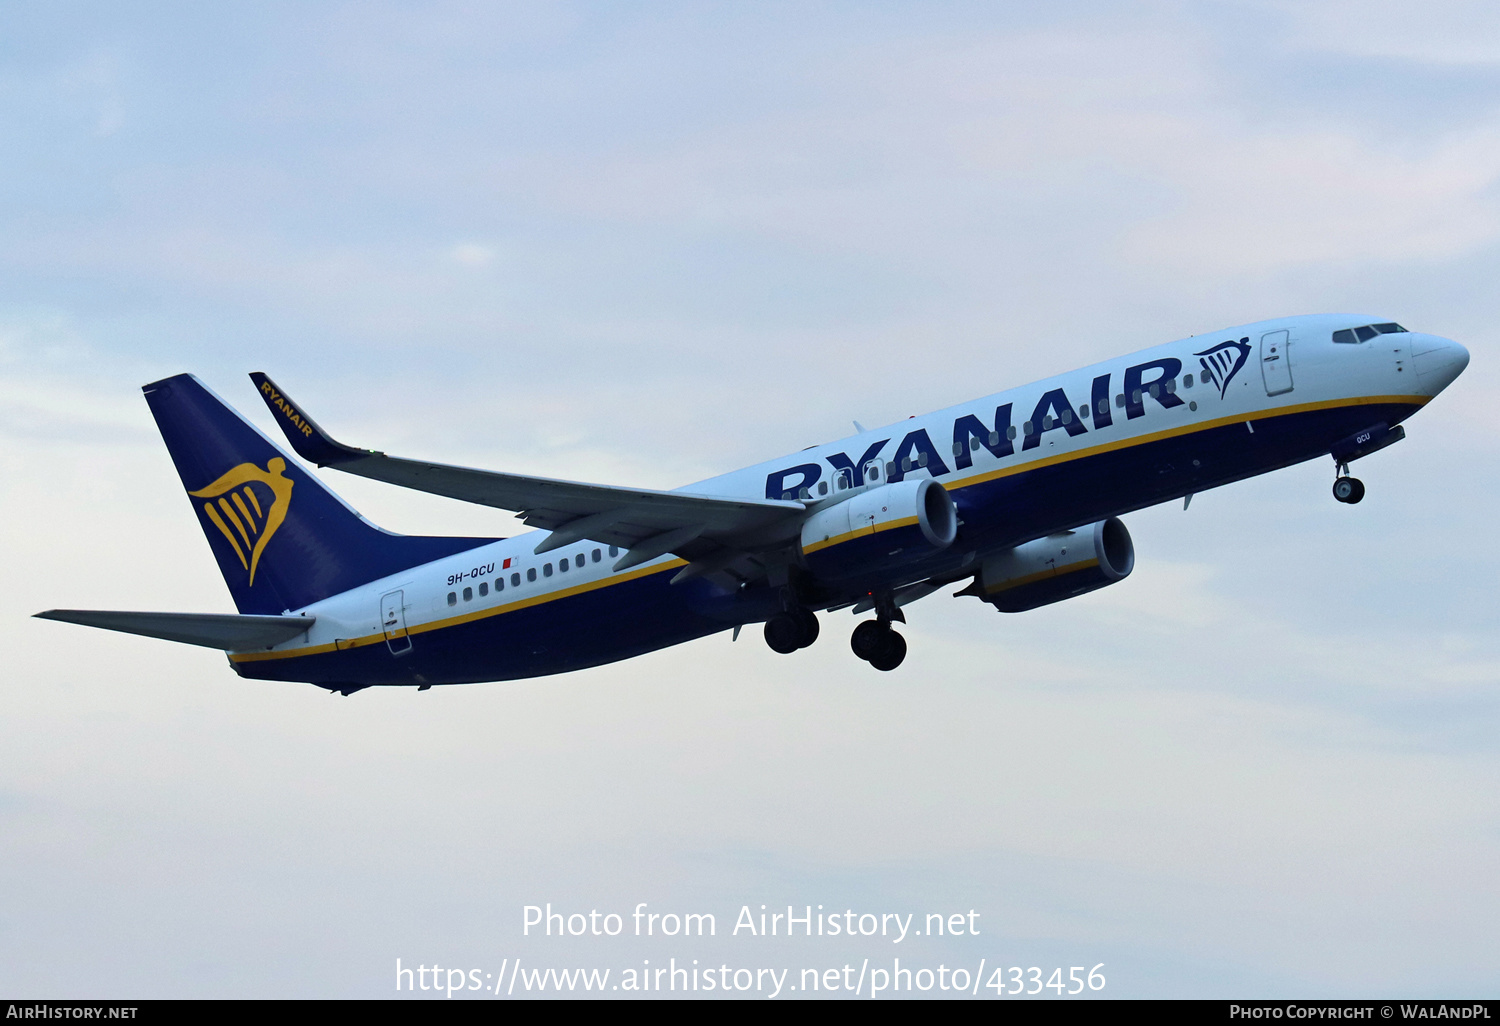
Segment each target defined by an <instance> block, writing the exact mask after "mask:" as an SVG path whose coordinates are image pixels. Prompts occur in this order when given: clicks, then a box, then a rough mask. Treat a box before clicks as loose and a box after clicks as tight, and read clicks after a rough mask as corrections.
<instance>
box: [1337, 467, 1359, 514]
mask: <svg viewBox="0 0 1500 1026" xmlns="http://www.w3.org/2000/svg"><path fill="white" fill-rule="evenodd" d="M1333 497H1334V498H1335V499H1337V500H1339V501H1340V502H1347V503H1348V504H1349V505H1351V506H1352V505H1354V504H1355V503H1356V502H1358V501H1359V500H1360V499H1363V498H1364V497H1365V483H1364V482H1363V481H1361V480H1360V479H1359V478H1357V477H1350V476H1349V464H1347V463H1340V464H1339V469H1338V471H1337V476H1336V477H1335V478H1334V479H1333Z"/></svg>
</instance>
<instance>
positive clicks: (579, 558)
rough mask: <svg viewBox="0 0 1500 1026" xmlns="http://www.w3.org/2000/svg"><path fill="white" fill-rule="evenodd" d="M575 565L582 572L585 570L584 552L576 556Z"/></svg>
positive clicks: (574, 558)
mask: <svg viewBox="0 0 1500 1026" xmlns="http://www.w3.org/2000/svg"><path fill="white" fill-rule="evenodd" d="M573 565H574V566H576V567H577V568H578V569H580V570H582V569H583V553H582V552H580V553H579V554H578V555H576V556H574V557H573Z"/></svg>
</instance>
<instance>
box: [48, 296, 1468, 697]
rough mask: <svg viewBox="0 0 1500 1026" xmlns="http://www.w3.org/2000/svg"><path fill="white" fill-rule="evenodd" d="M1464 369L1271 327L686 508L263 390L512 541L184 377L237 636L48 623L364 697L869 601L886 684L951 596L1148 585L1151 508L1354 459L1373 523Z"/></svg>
mask: <svg viewBox="0 0 1500 1026" xmlns="http://www.w3.org/2000/svg"><path fill="white" fill-rule="evenodd" d="M1468 362H1469V354H1468V352H1467V350H1465V349H1464V348H1463V347H1462V346H1460V345H1458V344H1457V343H1455V342H1452V341H1449V340H1448V339H1445V338H1439V337H1437V336H1435V335H1425V334H1419V333H1417V332H1412V331H1408V330H1407V329H1405V328H1403V327H1401V326H1400V325H1399V324H1396V323H1394V322H1390V321H1383V320H1381V319H1379V318H1375V317H1358V316H1348V315H1332V314H1329V315H1316V316H1305V317H1289V318H1284V319H1281V320H1274V321H1263V322H1260V323H1257V324H1247V325H1242V326H1240V327H1237V328H1230V329H1226V330H1224V331H1221V332H1217V333H1214V334H1212V335H1200V336H1197V337H1194V338H1188V339H1183V340H1180V341H1177V342H1171V343H1168V344H1166V345H1163V346H1158V347H1157V348H1155V349H1148V350H1146V351H1144V352H1141V353H1136V354H1135V355H1133V356H1126V357H1122V358H1120V359H1118V360H1112V361H1109V362H1107V363H1102V364H1098V365H1096V366H1093V367H1087V368H1085V369H1083V370H1078V371H1074V372H1072V373H1069V374H1063V375H1060V376H1058V377H1055V378H1049V379H1048V380H1046V381H1040V382H1037V383H1035V384H1032V385H1027V386H1024V387H1022V388H1015V389H1011V390H1010V391H1007V392H1000V393H998V394H995V395H990V396H987V397H985V398H983V399H977V400H975V401H973V402H970V403H965V404H964V405H961V406H955V407H953V408H951V409H947V410H940V411H938V412H936V413H930V414H927V415H926V416H922V417H914V418H912V419H910V420H907V421H903V422H901V423H899V424H894V425H891V426H889V427H885V428H881V429H879V430H876V431H865V430H861V431H860V433H859V434H857V435H854V436H853V437H850V438H845V439H843V440H841V441H837V442H830V443H828V444H826V445H820V446H815V447H813V448H810V449H806V450H804V451H802V452H800V453H797V454H795V455H793V456H787V457H784V458H781V459H775V460H771V461H770V462H767V463H762V464H759V465H757V466H753V467H748V468H746V469H744V470H738V471H735V472H733V473H730V474H725V475H724V476H722V477H716V478H711V479H709V480H707V481H701V482H699V483H697V484H694V485H690V486H688V487H686V488H683V489H681V490H678V491H670V492H663V491H651V490H646V489H636V488H619V487H613V486H608V485H593V484H579V483H575V482H572V481H558V480H552V479H548V478H536V477H523V476H520V475H516V474H505V473H496V472H492V471H486V470H473V469H468V468H464V467H454V466H445V465H443V464H439V463H427V462H423V461H418V460H408V459H397V458H395V457H391V456H387V455H385V454H384V453H381V452H376V451H373V450H368V449H356V448H353V447H351V446H348V445H344V444H342V443H340V442H336V441H334V440H333V438H332V437H331V436H329V435H328V433H327V432H325V431H324V430H323V429H322V428H320V427H319V426H318V425H317V424H316V423H315V422H314V421H313V419H312V418H311V417H309V416H308V415H307V414H306V413H305V412H304V411H303V410H302V408H301V407H300V406H298V405H296V404H295V403H294V402H292V400H291V399H290V398H289V397H288V396H287V395H286V394H285V393H284V392H283V391H281V389H280V388H278V387H277V386H276V385H275V384H274V383H273V382H272V381H271V380H270V379H269V378H267V377H266V376H265V375H264V374H259V373H256V374H252V375H251V378H252V380H253V381H254V382H255V385H256V387H257V388H258V389H259V391H260V394H261V398H262V399H264V400H265V402H266V404H267V405H268V406H269V407H270V410H271V412H272V414H273V416H274V417H275V418H276V420H277V423H278V424H280V426H281V428H282V431H283V432H284V433H285V434H286V437H287V440H288V441H289V442H290V443H291V447H292V449H293V450H294V451H295V452H296V453H297V455H299V456H301V457H302V458H303V459H305V460H307V461H308V462H310V463H314V464H316V465H318V466H320V467H332V468H334V469H336V470H342V471H345V472H347V473H351V474H358V475H361V476H363V477H370V478H375V479H377V480H380V481H386V482H389V483H391V484H396V485H400V486H402V487H405V488H415V489H418V490H420V491H426V492H432V493H434V494H437V495H446V496H450V497H452V498H456V499H463V500H465V501H467V502H476V503H482V504H484V505H488V506H494V507H497V508H499V509H503V510H510V511H513V512H515V513H517V514H518V515H519V516H520V517H521V519H522V520H523V521H524V522H525V523H526V524H527V525H528V526H530V527H535V528H539V530H537V531H535V532H529V533H525V534H522V535H519V536H517V537H513V538H446V537H412V536H405V535H397V534H391V533H390V532H387V531H383V530H381V529H380V528H378V527H375V526H373V525H372V524H370V523H369V522H368V521H366V520H364V519H363V518H362V517H360V515H359V514H358V513H356V512H354V511H353V510H352V509H350V508H349V507H348V506H347V505H345V504H344V503H343V502H342V500H340V499H339V498H338V497H337V496H336V495H334V494H333V493H332V492H331V491H329V490H328V489H327V488H326V487H325V486H324V485H323V483H322V482H321V481H320V480H319V479H318V478H317V477H315V476H313V475H312V474H310V473H309V472H308V471H306V470H305V469H303V468H302V466H300V465H299V464H298V463H297V462H296V461H295V460H293V459H292V458H291V457H290V456H289V455H288V454H287V453H285V452H284V451H283V450H281V449H279V448H278V447H277V446H276V445H275V444H274V443H272V442H271V441H270V440H269V439H267V438H266V437H265V436H264V435H262V434H261V433H260V432H259V431H257V430H256V429H255V428H254V427H253V426H251V424H250V423H249V422H248V421H246V420H244V419H242V418H241V417H240V416H239V415H238V414H237V413H236V412H235V411H234V410H232V409H231V408H230V407H228V406H227V405H225V404H224V403H223V402H222V401H221V400H220V399H218V398H217V397H216V396H215V395H214V394H213V393H212V392H210V391H209V390H208V389H207V388H205V387H204V386H203V385H202V383H200V382H199V381H198V379H197V378H195V377H193V376H192V375H189V374H180V375H177V376H176V377H171V378H166V379H163V380H161V381H156V382H152V383H151V384H149V385H146V386H145V389H144V391H145V393H146V401H147V403H149V404H150V407H151V412H152V414H153V415H154V416H155V418H156V422H157V425H158V426H159V427H160V429H161V433H162V437H163V439H164V440H165V441H166V444H167V449H168V450H169V451H170V453H171V455H172V459H173V461H174V462H175V463H176V465H177V472H178V474H179V475H180V476H181V478H182V483H183V487H184V488H185V489H186V490H187V493H188V496H189V498H190V500H191V502H192V506H193V510H194V512H195V514H196V515H197V517H198V519H199V523H200V524H201V526H202V528H203V531H204V533H205V534H206V535H207V537H208V541H209V545H210V546H211V547H212V549H213V552H214V555H215V557H216V558H217V559H218V563H219V567H220V569H221V570H222V571H223V574H224V579H225V581H226V582H227V583H228V585H229V590H230V592H231V594H232V595H233V597H234V601H235V605H236V606H237V607H238V609H239V610H240V612H239V614H238V615H234V614H201V613H137V612H111V611H99V610H65V609H54V610H49V611H47V612H45V613H38V614H37V615H38V616H41V617H46V618H49V619H53V620H66V621H70V622H72V623H81V624H87V625H91V626H95V627H105V628H109V629H111V630H119V631H127V632H131V633H135V634H144V635H148V636H150V637H156V638H164V639H167V640H170V641H180V642H186V643H188V644H193V645H204V646H209V647H212V648H219V649H223V650H225V651H226V652H227V654H228V656H229V661H230V665H231V666H233V667H234V669H235V671H236V672H237V673H239V674H240V676H242V677H252V678H259V679H264V680H286V681H305V682H309V683H312V684H316V685H318V686H320V687H324V688H328V689H330V690H333V691H339V692H342V693H344V694H350V693H352V692H354V691H357V690H359V689H361V688H366V687H369V686H371V685H375V684H399V685H413V686H416V687H418V688H423V689H425V688H427V687H430V686H431V685H433V684H462V683H472V682H477V681H492V680H513V679H517V678H521V677H535V676H541V675H543V674H549V673H562V672H565V671H568V670H578V669H583V668H584V667H589V666H597V665H599V664H601V663H608V662H612V661H614V660H617V659H625V658H628V657H630V656H635V655H639V654H641V653H643V652H650V651H653V650H655V649H659V648H664V647H666V646H668V645H676V644H678V643H680V642H684V641H689V640H691V639H693V638H699V637H703V636H704V635H707V634H713V633H715V632H717V631H724V630H731V629H732V630H734V631H735V632H736V634H738V631H739V629H740V628H741V627H742V626H743V625H745V624H753V623H764V624H765V628H764V630H765V638H766V642H767V643H768V644H769V645H770V646H771V648H773V649H775V650H776V651H777V652H786V653H789V652H793V651H796V650H797V649H799V648H802V647H805V646H807V645H810V644H812V643H813V641H814V640H815V639H816V638H817V636H818V623H819V621H818V617H817V611H819V610H827V611H832V610H838V609H845V608H852V609H853V611H854V612H855V613H856V614H857V613H862V612H866V611H869V612H873V614H874V616H873V618H871V619H867V620H864V621H863V622H861V623H859V624H858V626H856V627H855V629H854V632H853V635H852V638H851V646H852V648H853V649H854V653H855V655H857V656H858V657H859V658H861V659H864V660H866V661H867V662H869V663H870V664H871V665H872V666H874V667H876V668H877V669H881V670H891V669H894V668H895V667H896V666H898V665H900V663H901V661H902V659H903V658H904V657H905V654H906V643H905V641H904V640H903V639H902V637H901V635H900V634H899V633H897V632H896V631H895V630H893V629H892V627H891V624H892V623H893V622H895V621H900V622H903V623H904V622H905V615H904V613H903V607H905V606H906V605H908V604H910V603H912V602H914V601H916V600H917V599H920V598H923V597H924V596H927V595H930V594H932V593H933V592H935V591H938V590H939V589H942V588H944V587H947V586H952V585H955V584H962V585H963V586H962V587H961V588H960V589H959V590H958V591H957V592H956V594H957V595H961V596H973V597H974V598H976V599H978V600H980V601H983V602H988V603H990V604H991V605H993V606H994V607H995V608H996V609H997V610H1000V611H1001V612H1009V613H1015V612H1022V611H1024V610H1028V609H1034V608H1036V607H1038V606H1042V605H1046V604H1048V603H1051V602H1057V601H1060V600H1062V599H1065V598H1070V597H1072V596H1075V595H1081V594H1083V593H1085V592H1088V591H1093V590H1094V589H1096V588H1102V587H1104V586H1106V585H1109V584H1113V583H1115V582H1117V581H1120V580H1122V579H1124V578H1125V577H1126V576H1127V575H1129V573H1130V571H1131V569H1132V568H1133V566H1134V564H1135V551H1134V547H1133V545H1132V543H1131V540H1130V534H1129V532H1127V531H1126V529H1125V525H1124V524H1123V523H1121V522H1120V520H1119V519H1118V518H1119V517H1120V516H1121V515H1122V514H1125V513H1128V512H1130V511H1131V510H1136V509H1141V508H1142V507H1145V506H1151V505H1154V504H1156V503H1160V502H1165V501H1168V500H1172V499H1178V498H1184V497H1185V498H1187V499H1189V500H1190V499H1191V497H1192V495H1193V494H1194V493H1196V492H1201V491H1205V490H1207V489H1209V488H1216V487H1218V486H1219V485H1223V484H1228V483H1229V482H1231V481H1239V480H1242V479H1244V478H1247V477H1253V476H1255V475H1256V474H1264V473H1266V472H1268V471H1271V470H1276V469H1278V468H1280V467H1286V466H1290V465H1292V464H1294V463H1300V462H1302V461H1304V460H1310V459H1315V458H1319V457H1323V458H1326V457H1329V456H1331V457H1332V459H1333V463H1334V467H1335V476H1334V482H1333V494H1334V497H1335V498H1336V499H1338V500H1339V501H1340V502H1345V503H1357V502H1359V501H1360V499H1361V498H1363V497H1364V492H1365V489H1364V485H1363V484H1361V483H1360V482H1359V481H1358V480H1356V479H1355V478H1353V477H1350V476H1349V473H1348V465H1349V463H1351V462H1352V461H1354V460H1355V459H1358V458H1360V457H1362V456H1366V455H1369V454H1370V453H1372V452H1375V451H1376V450H1378V449H1382V448H1384V447H1385V446H1387V445H1390V444H1391V443H1393V442H1396V441H1399V440H1400V439H1402V438H1403V437H1405V430H1404V428H1402V427H1401V423H1402V422H1403V421H1404V420H1406V419H1407V418H1408V417H1410V416H1411V415H1412V414H1414V413H1416V412H1417V411H1418V410H1420V409H1421V408H1422V407H1423V406H1424V405H1425V404H1426V403H1427V402H1428V401H1429V400H1430V399H1432V398H1433V397H1434V396H1436V395H1437V394H1438V393H1439V392H1441V391H1442V390H1443V389H1444V388H1446V387H1447V386H1448V385H1449V384H1450V383H1452V382H1453V380H1454V379H1455V378H1457V377H1458V375H1459V374H1460V373H1461V372H1462V371H1463V369H1464V368H1465V367H1466V366H1467V365H1468ZM856 426H858V425H856Z"/></svg>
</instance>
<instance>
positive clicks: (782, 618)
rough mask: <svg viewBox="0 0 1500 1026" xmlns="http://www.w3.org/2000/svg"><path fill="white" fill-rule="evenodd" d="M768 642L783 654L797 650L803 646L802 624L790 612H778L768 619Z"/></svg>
mask: <svg viewBox="0 0 1500 1026" xmlns="http://www.w3.org/2000/svg"><path fill="white" fill-rule="evenodd" d="M766 644H767V645H770V646H771V651H772V652H780V653H781V654H782V655H788V654H790V653H792V652H795V651H797V649H799V648H801V647H802V625H801V624H799V623H798V622H797V618H796V617H794V616H792V615H791V614H790V613H777V614H776V615H775V616H773V617H771V618H770V619H769V620H767V621H766Z"/></svg>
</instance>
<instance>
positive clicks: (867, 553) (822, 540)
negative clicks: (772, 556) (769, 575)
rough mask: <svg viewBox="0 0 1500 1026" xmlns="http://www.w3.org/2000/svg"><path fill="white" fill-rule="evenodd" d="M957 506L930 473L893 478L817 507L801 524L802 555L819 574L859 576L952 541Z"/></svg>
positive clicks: (837, 576)
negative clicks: (825, 506) (909, 478)
mask: <svg viewBox="0 0 1500 1026" xmlns="http://www.w3.org/2000/svg"><path fill="white" fill-rule="evenodd" d="M957 535H958V509H957V508H956V507H955V506H954V505H953V499H952V498H951V497H950V496H949V495H948V492H947V490H946V489H944V488H943V486H942V485H940V484H938V483H937V482H936V481H934V480H932V479H931V478H928V477H924V478H921V479H918V480H912V481H897V482H896V483H895V484H887V485H881V486H880V487H878V488H870V489H867V490H865V491H862V492H858V493H856V494H855V495H852V496H850V497H849V498H847V499H845V500H844V501H843V502H839V503H835V504H834V505H832V506H829V507H827V508H825V509H820V510H818V511H817V512H816V513H814V514H813V515H812V516H810V517H808V518H807V521H806V522H805V523H804V524H803V525H802V558H803V562H805V563H806V564H807V568H808V569H809V570H811V571H812V572H813V573H814V574H817V575H818V576H819V577H822V578H825V579H829V580H837V579H841V578H852V577H859V576H862V575H864V574H867V573H869V572H870V570H871V569H872V568H875V567H884V566H899V565H901V564H902V563H909V562H912V561H913V560H917V559H922V558H923V557H925V556H930V555H932V554H933V553H934V552H938V551H941V550H942V549H946V548H947V547H948V546H949V545H952V544H953V539H954V538H955V537H957Z"/></svg>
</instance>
